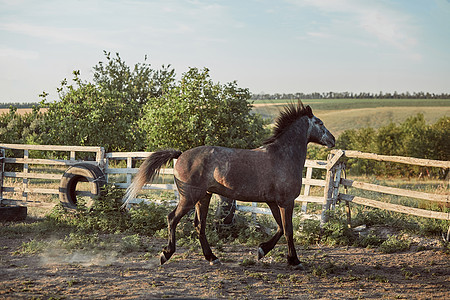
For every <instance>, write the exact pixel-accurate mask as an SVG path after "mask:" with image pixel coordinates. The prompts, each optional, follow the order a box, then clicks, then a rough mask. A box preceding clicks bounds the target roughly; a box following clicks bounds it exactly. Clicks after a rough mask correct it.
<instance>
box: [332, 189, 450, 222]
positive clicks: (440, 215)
mask: <svg viewBox="0 0 450 300" xmlns="http://www.w3.org/2000/svg"><path fill="white" fill-rule="evenodd" d="M338 197H339V199H341V200H345V201H348V202H352V203H356V204H361V205H365V206H370V207H375V208H380V209H385V210H390V211H395V212H399V213H405V214H409V215H414V216H419V217H425V218H433V219H440V220H450V213H444V212H438V211H431V210H426V209H420V208H414V207H407V206H403V205H399V204H392V203H386V202H381V201H376V200H372V199H368V198H363V197H358V196H353V195H347V194H339V196H338Z"/></svg>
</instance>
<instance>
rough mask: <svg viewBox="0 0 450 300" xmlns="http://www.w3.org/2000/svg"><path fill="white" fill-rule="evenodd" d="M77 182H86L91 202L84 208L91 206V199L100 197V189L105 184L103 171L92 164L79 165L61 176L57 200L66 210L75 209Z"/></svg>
mask: <svg viewBox="0 0 450 300" xmlns="http://www.w3.org/2000/svg"><path fill="white" fill-rule="evenodd" d="M79 182H88V183H89V191H90V192H88V196H89V197H90V198H91V200H90V201H89V202H88V203H86V206H88V207H90V206H92V203H93V199H94V198H95V197H96V196H98V195H100V191H101V188H102V187H103V186H104V185H105V184H106V177H105V174H104V173H103V171H102V170H101V169H100V168H99V167H97V166H95V165H92V164H88V163H79V164H76V165H73V166H71V167H70V168H69V169H67V171H66V172H65V173H64V174H63V176H62V178H61V182H60V185H59V200H60V201H61V204H62V205H63V206H64V207H65V208H67V209H76V208H77V203H78V199H77V191H76V188H77V184H78V183H79Z"/></svg>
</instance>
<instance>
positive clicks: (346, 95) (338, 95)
mask: <svg viewBox="0 0 450 300" xmlns="http://www.w3.org/2000/svg"><path fill="white" fill-rule="evenodd" d="M280 99H450V94H449V93H441V94H436V93H428V92H427V93H426V92H412V93H410V92H402V93H398V92H393V93H383V92H379V93H353V92H326V93H318V92H314V93H294V94H293V93H289V94H286V93H283V94H280V93H275V94H253V95H252V100H280Z"/></svg>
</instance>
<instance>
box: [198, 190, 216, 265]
mask: <svg viewBox="0 0 450 300" xmlns="http://www.w3.org/2000/svg"><path fill="white" fill-rule="evenodd" d="M211 196H212V195H211V194H207V195H206V196H205V197H203V198H202V199H201V200H200V201H199V202H197V204H196V205H195V212H196V216H195V220H194V226H195V229H196V230H197V233H198V239H199V240H200V245H201V246H202V250H203V255H204V256H205V258H206V260H207V261H209V263H210V264H211V265H215V264H219V263H220V261H219V259H218V258H217V257H216V256H215V255H214V254H213V253H212V250H211V247H210V246H209V243H208V240H207V239H206V217H207V216H208V208H209V203H210V201H211Z"/></svg>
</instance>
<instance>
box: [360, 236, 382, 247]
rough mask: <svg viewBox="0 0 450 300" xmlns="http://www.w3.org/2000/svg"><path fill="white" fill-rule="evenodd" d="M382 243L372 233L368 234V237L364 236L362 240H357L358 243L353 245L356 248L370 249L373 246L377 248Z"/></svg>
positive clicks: (380, 239)
mask: <svg viewBox="0 0 450 300" xmlns="http://www.w3.org/2000/svg"><path fill="white" fill-rule="evenodd" d="M382 243H383V239H382V238H380V237H378V236H377V235H376V234H374V233H373V232H370V233H369V234H368V235H366V236H365V237H363V238H362V239H359V240H358V241H356V243H355V245H356V246H358V247H366V248H370V247H373V246H375V247H378V246H379V245H380V244H382Z"/></svg>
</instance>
